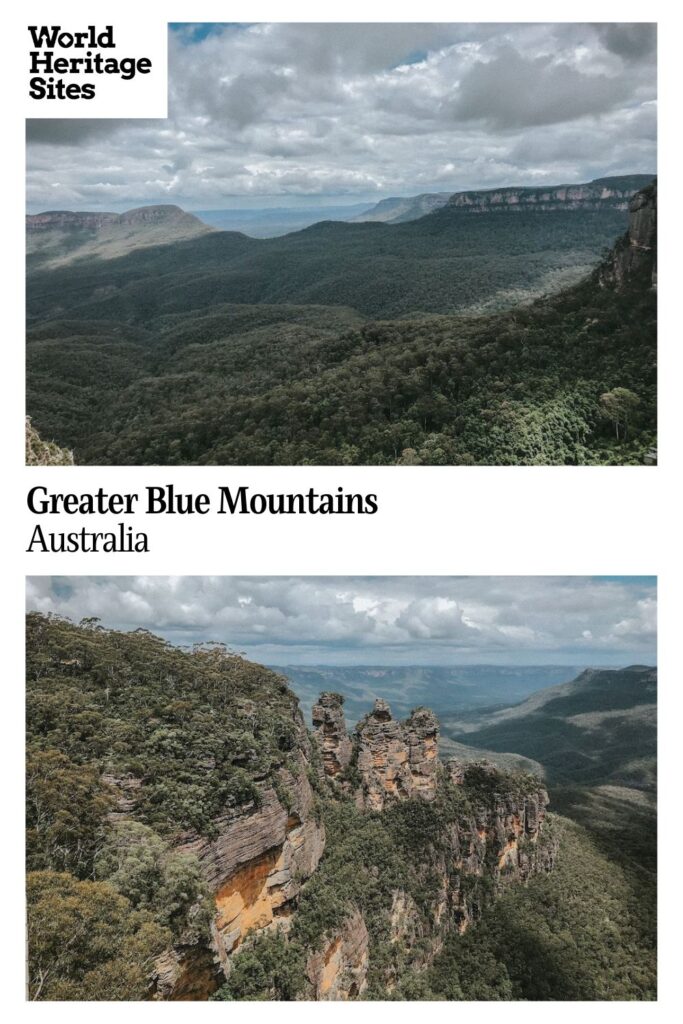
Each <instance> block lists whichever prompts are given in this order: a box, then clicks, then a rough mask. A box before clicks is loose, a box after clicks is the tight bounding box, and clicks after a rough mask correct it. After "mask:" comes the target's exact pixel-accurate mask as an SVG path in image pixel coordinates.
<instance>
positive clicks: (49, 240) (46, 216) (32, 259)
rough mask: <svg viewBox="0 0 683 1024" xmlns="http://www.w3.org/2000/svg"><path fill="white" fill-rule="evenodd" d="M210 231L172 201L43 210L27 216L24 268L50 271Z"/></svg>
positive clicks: (180, 240)
mask: <svg viewBox="0 0 683 1024" xmlns="http://www.w3.org/2000/svg"><path fill="white" fill-rule="evenodd" d="M212 230H213V228H210V227H208V226H207V225H206V224H204V223H202V221H200V220H199V218H197V217H195V216H194V215H193V214H191V213H186V212H185V211H184V210H181V209H180V207H179V206H173V205H159V206H141V207H139V208H138V209H135V210H127V211H126V212H125V213H91V212H82V213H81V212H78V211H76V212H74V211H71V210H48V211H46V212H45V213H37V214H32V215H31V214H29V215H28V216H27V217H26V254H27V260H28V266H29V268H31V269H33V268H35V267H40V268H41V269H50V268H55V267H61V266H66V265H67V264H69V263H73V262H75V261H78V260H85V259H115V258H116V257H119V256H124V255H125V254H126V253H128V252H131V251H132V250H134V249H144V248H147V247H149V246H153V245H168V244H169V243H171V242H182V241H186V240H187V239H190V238H196V237H198V236H200V235H204V234H206V233H207V232H209V231H212Z"/></svg>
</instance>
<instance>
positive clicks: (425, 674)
mask: <svg viewBox="0 0 683 1024" xmlns="http://www.w3.org/2000/svg"><path fill="white" fill-rule="evenodd" d="M656 608H657V588H656V579H655V578H654V577H642V576H638V577H634V576H595V577H587V576H566V577H550V576H517V577H511V576H501V577H490V576H469V577H453V576H430V577H426V576H425V577H420V576H409V577H389V576H387V577H363V576H353V577H352V576H346V577H345V576H340V577H313V576H302V577H285V576H272V577H266V576H247V577H228V576H218V577H189V576H187V577H182V576H181V577H177V576H176V577H162V576H148V577H144V576H138V577H123V576H106V577H105V576H97V577H94V576H69V577H54V576H39V577H30V578H29V579H28V580H27V619H26V708H27V741H26V742H27V749H26V753H27V769H26V772H27V775H26V778H27V787H26V849H27V876H26V892H27V923H28V947H27V948H28V972H27V977H28V999H30V1000H156V1001H164V1000H166V1001H174V1000H198V1001H208V1000H211V1001H235V1000H351V1001H353V1000H460V1001H462V1000H555V1001H557V1000H652V999H655V998H656V883H657V875H656V872H657V859H656V853H657V851H656V840H657V816H656V771H657V669H656Z"/></svg>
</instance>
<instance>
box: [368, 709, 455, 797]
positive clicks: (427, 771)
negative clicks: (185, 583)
mask: <svg viewBox="0 0 683 1024" xmlns="http://www.w3.org/2000/svg"><path fill="white" fill-rule="evenodd" d="M438 733H439V727H438V723H437V720H436V718H435V716H434V715H433V714H432V712H431V711H429V710H427V709H426V708H418V709H416V710H415V711H413V712H412V714H411V715H410V718H408V719H407V720H406V722H404V723H401V722H397V721H396V720H395V719H393V718H392V716H391V708H390V707H389V705H388V703H387V702H386V701H385V700H382V699H381V698H380V699H378V700H376V701H375V706H374V708H373V710H372V712H371V713H370V714H369V715H366V716H365V718H364V719H363V720H362V721H361V722H359V723H358V726H357V727H356V744H357V765H358V774H359V776H360V790H359V792H358V801H359V803H360V805H361V806H363V807H365V808H366V809H367V810H371V811H381V810H382V809H383V808H384V805H385V803H387V802H389V801H391V800H410V799H412V798H419V799H421V800H433V799H434V797H435V795H436V766H437V755H438V752H437V743H438Z"/></svg>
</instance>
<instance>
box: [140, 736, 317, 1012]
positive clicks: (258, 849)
mask: <svg viewBox="0 0 683 1024" xmlns="http://www.w3.org/2000/svg"><path fill="white" fill-rule="evenodd" d="M307 767H308V760H307V757H306V751H305V747H304V749H300V750H299V751H298V765H297V772H296V774H293V773H292V772H290V771H288V770H287V769H281V770H280V772H279V778H278V780H277V789H278V791H281V795H278V792H276V788H274V787H273V786H271V785H266V784H264V785H262V786H260V788H259V799H258V802H253V803H251V804H248V805H246V806H243V807H240V808H239V809H236V810H234V811H232V812H230V813H228V814H226V815H225V816H224V817H221V818H218V819H216V820H215V821H214V823H213V826H214V829H213V830H214V832H215V833H216V838H215V839H208V838H206V837H205V836H198V835H196V834H195V833H192V832H189V833H185V834H183V835H182V836H180V837H179V839H178V844H177V849H178V851H179V852H181V853H187V854H193V855H194V856H195V857H196V858H197V859H198V861H199V864H200V867H201V870H202V874H203V876H204V879H205V881H206V883H207V886H208V888H209V890H210V892H211V893H212V895H213V900H214V904H215V915H214V919H213V922H212V926H211V943H210V946H208V947H207V946H206V945H205V944H200V945H199V946H197V945H196V944H188V945H186V946H184V945H182V944H181V945H179V946H177V947H176V948H174V949H173V950H170V951H168V952H167V953H166V954H164V956H163V957H162V958H161V959H160V960H159V962H158V963H157V965H156V971H155V979H154V981H155V990H156V993H157V995H158V996H159V997H161V998H164V999H172V1000H179V999H180V1000H183V999H197V998H207V996H208V995H210V994H211V993H212V992H214V991H215V990H216V989H217V988H218V987H219V985H220V984H221V982H222V981H223V980H225V978H226V977H228V976H229V974H230V970H231V962H232V961H231V957H232V956H233V954H234V953H236V952H237V950H238V949H239V948H240V946H241V945H242V943H243V942H244V940H245V938H246V936H247V935H249V936H250V938H253V937H256V936H258V935H259V934H262V933H264V932H267V931H273V930H276V929H277V930H283V931H286V930H287V928H288V927H289V924H290V919H291V917H292V914H293V912H294V908H295V906H296V901H297V898H298V896H299V893H300V891H301V886H302V885H303V883H304V882H305V881H306V879H308V878H310V876H311V875H312V874H313V872H314V871H315V869H316V867H317V866H318V862H319V861H320V858H321V857H322V854H323V850H324V848H325V828H324V825H323V824H322V822H320V821H318V820H317V819H316V818H315V816H314V814H313V792H312V790H311V786H310V783H309V781H308V778H307V775H306V769H307ZM282 794H286V802H287V805H288V806H286V807H285V806H284V804H283V796H282ZM198 991H202V992H204V993H206V994H205V995H203V996H198V995H197V992H198Z"/></svg>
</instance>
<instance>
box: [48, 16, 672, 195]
mask: <svg viewBox="0 0 683 1024" xmlns="http://www.w3.org/2000/svg"><path fill="white" fill-rule="evenodd" d="M654 46H655V36H654V27H653V26H652V25H584V24H573V23H567V24H551V25H545V24H504V25H496V24H486V25H476V24H452V25H414V24H389V25H354V24H348V25H328V24H321V25H300V24H291V25H288V24H283V25H262V24H259V25H241V26H240V25H237V26H235V25H225V26H214V27H213V28H212V29H211V30H208V29H207V30H205V31H204V30H202V29H201V28H200V27H199V26H196V25H194V26H191V29H190V30H185V29H179V30H178V31H173V32H171V34H170V40H169V69H170V70H169V118H168V120H166V121H92V120H79V121H32V122H29V124H28V137H29V146H28V197H29V204H30V207H31V208H32V209H34V210H35V209H39V208H46V207H51V208H54V207H55V206H56V205H59V206H61V207H69V206H70V207H72V208H81V209H82V208H84V207H86V206H88V207H91V208H92V207H95V208H97V207H99V208H101V209H104V208H112V209H124V208H126V207H127V206H134V205H139V204H140V203H145V202H149V203H155V202H164V201H167V202H176V203H179V204H180V205H184V206H187V207H189V208H195V209H202V208H207V207H209V206H218V207H220V206H226V205H227V206H229V205H234V203H235V201H237V202H240V197H241V201H243V202H247V203H251V204H253V205H259V202H263V200H264V199H267V198H268V197H273V196H280V197H287V199H286V200H285V201H284V202H283V203H282V205H287V202H292V201H296V197H305V196H319V197H321V201H323V200H324V199H325V197H331V196H336V197H344V196H348V201H349V202H353V201H358V199H362V200H372V199H378V198H382V197H383V196H386V195H397V194H399V195H400V194H404V195H405V194H410V193H415V192H424V191H430V190H438V191H443V190H453V191H455V190H457V189H464V188H476V187H495V186H498V185H504V184H527V183H528V184H531V183H535V182H541V183H553V182H554V183H557V182H562V181H572V180H573V181H579V180H586V179H587V178H590V177H595V176H597V175H599V174H603V173H604V174H607V173H610V174H617V173H627V172H631V171H638V172H641V171H652V170H654V168H655V141H654V136H655V114H656V66H655V56H654ZM235 197H238V198H237V200H236V199H235Z"/></svg>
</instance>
